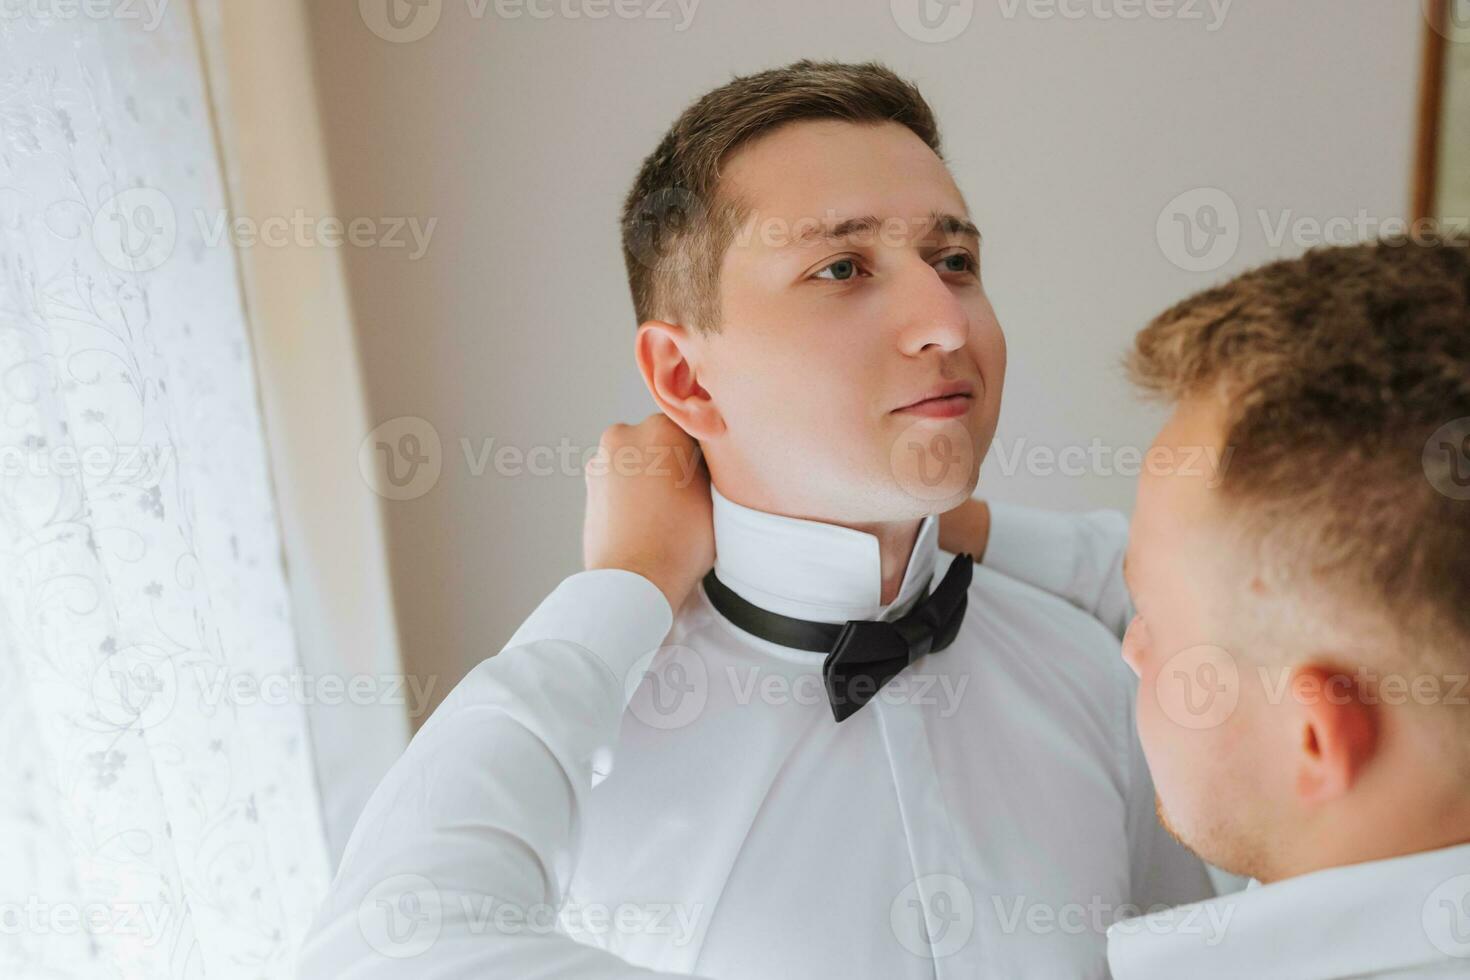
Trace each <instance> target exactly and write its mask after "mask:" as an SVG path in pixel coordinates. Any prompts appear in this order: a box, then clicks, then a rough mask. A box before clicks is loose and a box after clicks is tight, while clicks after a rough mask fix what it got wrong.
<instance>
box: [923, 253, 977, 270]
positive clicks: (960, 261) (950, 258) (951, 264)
mask: <svg viewBox="0 0 1470 980" xmlns="http://www.w3.org/2000/svg"><path fill="white" fill-rule="evenodd" d="M934 264H935V265H937V266H942V268H941V269H940V271H941V272H977V271H978V270H979V266H978V265H977V264H976V262H975V260H974V259H972V258H971V257H970V253H969V252H951V253H950V254H948V255H945V256H942V257H940V258H938V259H936V260H935V261H934Z"/></svg>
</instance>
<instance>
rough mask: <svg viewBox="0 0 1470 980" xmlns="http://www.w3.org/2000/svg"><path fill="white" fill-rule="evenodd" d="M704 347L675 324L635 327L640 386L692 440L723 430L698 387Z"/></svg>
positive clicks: (715, 410)
mask: <svg viewBox="0 0 1470 980" xmlns="http://www.w3.org/2000/svg"><path fill="white" fill-rule="evenodd" d="M702 351H703V347H702V345H701V344H700V343H699V341H698V340H697V339H696V338H694V337H692V336H690V333H689V331H688V330H686V329H685V328H684V327H683V326H681V325H680V324H676V323H667V322H665V321H663V320H648V321H646V322H644V323H640V324H639V325H638V336H637V337H636V338H635V339H634V341H633V356H634V358H635V359H636V360H637V362H638V370H639V372H640V373H641V374H642V375H643V383H644V384H645V385H647V386H648V392H649V394H651V395H653V400H654V401H655V402H657V403H658V407H659V409H660V410H661V411H662V412H663V413H664V414H665V415H667V416H668V417H669V418H670V419H672V420H673V421H674V423H675V424H677V425H678V426H679V428H681V429H683V430H684V431H685V432H687V433H689V435H690V436H692V437H693V438H695V439H708V438H710V437H712V436H717V435H719V434H720V433H721V432H723V431H724V430H725V420H724V418H722V417H721V415H720V411H719V409H718V408H717V407H716V406H715V403H714V399H713V398H711V397H710V393H709V392H708V391H706V390H705V389H704V388H703V387H702V386H701V385H700V383H699V367H698V365H699V355H700V354H701V353H702Z"/></svg>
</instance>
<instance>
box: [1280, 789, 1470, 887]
mask: <svg viewBox="0 0 1470 980" xmlns="http://www.w3.org/2000/svg"><path fill="white" fill-rule="evenodd" d="M1404 798H1405V797H1403V796H1399V797H1396V798H1395V799H1393V800H1385V801H1382V802H1381V804H1379V805H1375V806H1372V807H1370V808H1368V809H1367V810H1366V811H1363V810H1360V811H1359V812H1357V813H1355V814H1343V813H1332V814H1323V815H1322V816H1321V818H1320V819H1319V820H1317V821H1315V822H1314V823H1315V824H1316V826H1315V827H1312V828H1310V832H1309V833H1307V834H1305V835H1304V836H1303V839H1302V840H1301V841H1300V842H1299V844H1300V846H1299V847H1298V848H1296V849H1295V853H1294V854H1293V855H1292V858H1293V859H1292V860H1290V861H1284V862H1281V864H1280V866H1279V867H1277V868H1275V869H1273V871H1272V873H1267V874H1264V875H1258V876H1257V880H1259V881H1260V882H1261V884H1263V885H1264V884H1270V883H1271V882H1273V881H1281V880H1284V879H1286V878H1295V877H1296V876H1298V875H1304V874H1309V873H1311V872H1313V871H1321V870H1323V869H1325V868H1336V867H1342V866H1344V865H1349V864H1362V863H1364V862H1367V861H1382V860H1386V859H1388V858H1396V857H1403V856H1405V855H1408V854H1419V853H1422V852H1425V851H1437V850H1440V849H1442V848H1446V847H1455V846H1457V845H1460V844H1470V801H1466V800H1465V799H1464V797H1463V796H1460V797H1459V798H1457V799H1453V800H1448V799H1444V798H1441V799H1439V800H1438V801H1435V800H1433V799H1425V798H1423V794H1421V798H1420V800H1419V802H1417V803H1416V805H1415V806H1414V807H1411V808H1408V807H1404V806H1403V804H1402V800H1403V799H1404Z"/></svg>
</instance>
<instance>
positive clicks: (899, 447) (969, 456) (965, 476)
mask: <svg viewBox="0 0 1470 980" xmlns="http://www.w3.org/2000/svg"><path fill="white" fill-rule="evenodd" d="M888 450H889V451H888V464H889V472H890V473H891V474H892V476H893V480H894V483H895V484H896V486H897V487H898V490H899V491H900V493H901V494H902V495H904V496H906V497H907V498H908V499H909V502H910V503H911V504H912V505H913V506H914V508H915V511H916V513H923V514H937V513H943V512H944V511H946V510H950V509H952V508H954V507H958V506H959V505H960V504H962V503H964V502H965V499H966V498H967V497H969V496H970V495H971V494H972V493H974V492H975V487H976V485H977V484H978V483H979V482H980V463H981V459H982V455H981V453H980V452H979V446H978V443H977V440H976V439H975V436H974V434H973V433H972V431H971V430H970V429H969V428H968V427H967V426H966V425H965V423H964V421H963V420H962V419H957V418H956V419H922V420H920V421H919V422H916V423H912V424H910V425H908V426H906V427H904V429H903V430H902V431H901V432H899V433H898V434H897V435H896V436H894V438H893V441H892V442H891V443H890V444H889V447H888Z"/></svg>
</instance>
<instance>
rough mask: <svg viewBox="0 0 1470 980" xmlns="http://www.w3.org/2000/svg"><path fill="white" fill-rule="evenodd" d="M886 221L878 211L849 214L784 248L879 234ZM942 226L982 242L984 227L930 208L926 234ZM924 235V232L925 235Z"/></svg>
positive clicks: (945, 230) (805, 232)
mask: <svg viewBox="0 0 1470 980" xmlns="http://www.w3.org/2000/svg"><path fill="white" fill-rule="evenodd" d="M882 226H883V221H882V219H880V218H878V217H877V216H876V215H872V214H865V215H862V216H860V217H856V218H846V219H844V220H842V221H839V222H837V223H836V224H830V223H827V222H824V223H822V224H820V225H817V226H815V227H807V228H805V229H804V230H803V231H802V232H801V234H799V235H796V236H795V237H793V238H792V239H791V241H789V242H787V243H786V244H785V245H783V246H781V247H782V248H786V249H790V248H802V247H803V246H806V245H811V244H813V243H815V242H819V241H821V242H827V243H829V244H835V243H837V242H842V241H845V240H847V239H849V238H854V237H856V236H858V235H860V234H869V235H872V234H877V233H878V231H879V230H880V229H881V228H882ZM936 228H937V229H938V230H939V231H941V232H943V233H944V234H946V235H952V236H956V237H961V238H972V239H974V241H975V244H976V245H977V246H978V245H979V244H980V229H979V228H977V227H975V223H974V222H973V221H971V220H969V219H968V218H962V217H960V216H959V215H957V214H950V213H948V212H941V211H930V212H929V223H928V224H927V225H926V226H925V227H924V232H923V234H924V235H928V234H929V233H930V232H931V231H933V230H934V229H936ZM921 237H923V236H921Z"/></svg>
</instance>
